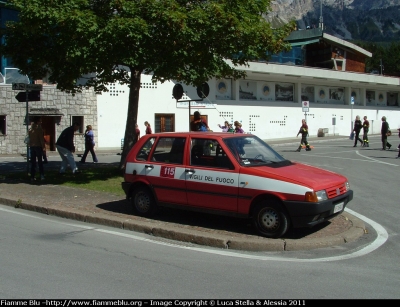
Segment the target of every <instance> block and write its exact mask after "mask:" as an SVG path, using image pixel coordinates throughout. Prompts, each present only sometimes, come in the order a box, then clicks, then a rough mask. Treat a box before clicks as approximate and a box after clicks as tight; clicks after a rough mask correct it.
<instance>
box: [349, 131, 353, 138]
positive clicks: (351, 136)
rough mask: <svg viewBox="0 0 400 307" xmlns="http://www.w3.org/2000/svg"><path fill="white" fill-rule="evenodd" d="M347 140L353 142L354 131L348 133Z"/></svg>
mask: <svg viewBox="0 0 400 307" xmlns="http://www.w3.org/2000/svg"><path fill="white" fill-rule="evenodd" d="M349 139H350V140H354V131H352V132H351V133H350V136H349Z"/></svg>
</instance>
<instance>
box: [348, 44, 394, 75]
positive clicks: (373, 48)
mask: <svg viewBox="0 0 400 307" xmlns="http://www.w3.org/2000/svg"><path fill="white" fill-rule="evenodd" d="M355 43H356V44H357V45H358V46H360V47H361V48H363V49H365V50H368V51H369V52H371V53H372V58H368V59H367V60H366V63H365V64H366V66H365V67H366V68H365V70H366V72H372V71H377V72H378V73H379V74H380V73H381V71H382V74H383V75H385V76H400V43H396V42H392V43H390V44H388V43H370V42H355ZM381 65H382V66H381Z"/></svg>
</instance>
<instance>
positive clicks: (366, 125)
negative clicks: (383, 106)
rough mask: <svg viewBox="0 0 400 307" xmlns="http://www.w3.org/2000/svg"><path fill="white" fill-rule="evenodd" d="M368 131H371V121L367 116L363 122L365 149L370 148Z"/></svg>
mask: <svg viewBox="0 0 400 307" xmlns="http://www.w3.org/2000/svg"><path fill="white" fill-rule="evenodd" d="M368 131H369V121H368V119H367V116H364V122H363V146H364V147H369V141H368Z"/></svg>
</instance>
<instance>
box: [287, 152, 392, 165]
mask: <svg viewBox="0 0 400 307" xmlns="http://www.w3.org/2000/svg"><path fill="white" fill-rule="evenodd" d="M343 152H344V151H342V152H338V153H343ZM356 153H357V154H358V155H359V156H361V157H363V158H366V159H370V160H372V161H368V160H363V159H354V158H343V157H333V156H326V155H324V154H323V153H321V154H320V155H317V154H308V153H304V154H301V155H303V156H312V157H321V155H323V157H324V158H331V159H340V160H352V161H362V162H368V163H380V164H387V165H390V166H399V165H397V164H393V163H388V162H383V161H379V160H376V159H374V158H370V157H367V156H364V155H361V154H360V153H358V151H356ZM293 161H294V160H293ZM301 163H305V162H301ZM305 164H306V163H305Z"/></svg>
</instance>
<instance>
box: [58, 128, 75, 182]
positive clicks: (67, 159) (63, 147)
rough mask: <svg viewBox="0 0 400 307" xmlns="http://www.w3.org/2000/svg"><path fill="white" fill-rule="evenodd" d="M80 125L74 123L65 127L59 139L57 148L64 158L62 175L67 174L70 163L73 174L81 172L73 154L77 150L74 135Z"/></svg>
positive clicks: (62, 158)
mask: <svg viewBox="0 0 400 307" xmlns="http://www.w3.org/2000/svg"><path fill="white" fill-rule="evenodd" d="M79 127H80V125H79V123H74V124H73V125H72V126H70V127H68V128H65V129H64V130H63V131H62V132H61V134H60V136H59V137H58V139H57V142H56V148H57V151H58V154H59V155H60V157H61V160H62V161H61V167H60V174H61V175H63V174H65V171H66V169H67V167H68V165H69V166H70V167H71V170H72V173H73V174H79V173H80V171H79V170H78V167H77V166H76V163H75V159H74V155H73V153H74V152H75V145H74V135H75V131H78V129H79Z"/></svg>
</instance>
